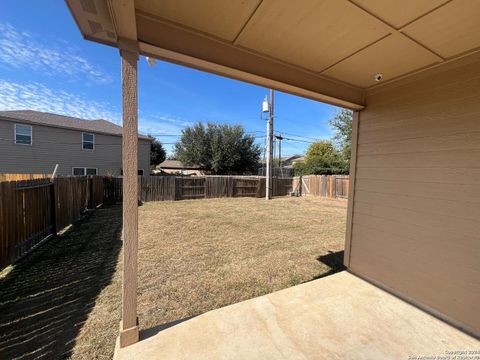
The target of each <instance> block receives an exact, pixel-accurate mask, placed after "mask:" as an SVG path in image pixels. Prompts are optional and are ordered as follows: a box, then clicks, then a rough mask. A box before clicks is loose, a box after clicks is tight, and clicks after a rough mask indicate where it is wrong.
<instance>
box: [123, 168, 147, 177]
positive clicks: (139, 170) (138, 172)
mask: <svg viewBox="0 0 480 360" xmlns="http://www.w3.org/2000/svg"><path fill="white" fill-rule="evenodd" d="M137 174H138V175H139V176H143V169H138V171H137ZM120 176H123V169H120Z"/></svg>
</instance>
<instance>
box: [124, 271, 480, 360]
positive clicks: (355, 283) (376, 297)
mask: <svg viewBox="0 0 480 360" xmlns="http://www.w3.org/2000/svg"><path fill="white" fill-rule="evenodd" d="M466 350H480V341H478V340H476V339H475V338H473V337H471V336H469V335H467V334H465V333H463V332H461V331H459V330H457V329H456V328H454V327H451V326H449V325H448V324H446V323H444V322H442V321H441V320H438V319H437V318H435V317H433V316H431V315H429V314H427V313H425V312H423V311H421V310H419V309H418V308H416V307H414V306H412V305H410V304H408V303H406V302H404V301H402V300H400V299H398V298H397V297H395V296H393V295H391V294H389V293H387V292H385V291H383V290H381V289H379V288H377V287H375V286H373V285H371V284H370V283H368V282H366V281H364V280H362V279H360V278H358V277H356V276H355V275H352V274H351V273H348V272H346V271H344V272H341V273H338V274H335V275H332V276H328V277H325V278H322V279H319V280H315V281H312V282H309V283H306V284H302V285H298V286H294V287H292V288H289V289H285V290H282V291H278V292H275V293H272V294H268V295H266V296H262V297H258V298H255V299H251V300H247V301H244V302H241V303H238V304H234V305H231V306H227V307H224V308H221V309H217V310H214V311H210V312H208V313H205V314H203V315H200V316H197V317H195V318H192V319H190V320H187V321H184V322H182V323H180V324H178V325H175V326H172V327H170V328H167V329H165V330H163V331H160V332H158V333H157V334H156V335H153V336H150V337H148V338H146V339H144V340H142V341H140V342H138V343H136V344H134V345H131V346H128V347H126V348H123V349H118V348H117V350H116V354H115V358H116V359H121V360H125V359H140V360H141V359H190V360H191V359H209V360H211V359H259V360H260V359H262V360H264V359H355V360H362V359H365V360H367V359H368V360H372V359H382V360H385V359H413V358H414V356H435V355H436V356H438V355H446V354H448V352H449V351H466Z"/></svg>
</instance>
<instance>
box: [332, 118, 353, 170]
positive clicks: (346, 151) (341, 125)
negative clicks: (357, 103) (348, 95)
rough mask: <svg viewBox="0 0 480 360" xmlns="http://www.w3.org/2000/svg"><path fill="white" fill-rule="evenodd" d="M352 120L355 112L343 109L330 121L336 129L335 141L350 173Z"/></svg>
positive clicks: (344, 166)
mask: <svg viewBox="0 0 480 360" xmlns="http://www.w3.org/2000/svg"><path fill="white" fill-rule="evenodd" d="M352 120H353V112H352V111H351V110H347V109H342V110H341V111H340V112H338V113H337V114H335V116H334V117H333V118H332V119H331V120H330V125H331V126H332V127H333V128H334V131H335V135H334V137H333V141H334V142H335V145H337V147H338V149H339V150H340V153H341V156H342V160H343V165H342V167H343V168H344V170H345V171H347V172H348V171H349V165H350V153H351V149H352Z"/></svg>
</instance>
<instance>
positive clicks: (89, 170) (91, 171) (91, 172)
mask: <svg viewBox="0 0 480 360" xmlns="http://www.w3.org/2000/svg"><path fill="white" fill-rule="evenodd" d="M85 171H86V173H87V175H97V169H96V168H86V170H85Z"/></svg>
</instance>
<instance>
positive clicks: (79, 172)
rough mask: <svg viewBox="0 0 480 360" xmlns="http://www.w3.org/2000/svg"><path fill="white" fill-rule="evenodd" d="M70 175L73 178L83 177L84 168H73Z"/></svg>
mask: <svg viewBox="0 0 480 360" xmlns="http://www.w3.org/2000/svg"><path fill="white" fill-rule="evenodd" d="M72 174H73V175H75V176H83V175H85V168H83V167H74V168H73V169H72Z"/></svg>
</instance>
